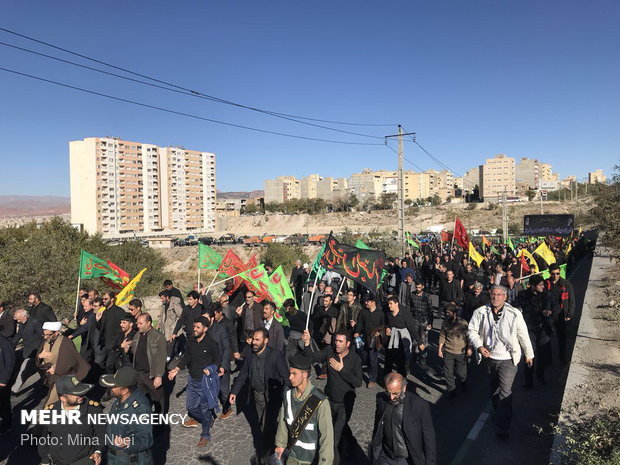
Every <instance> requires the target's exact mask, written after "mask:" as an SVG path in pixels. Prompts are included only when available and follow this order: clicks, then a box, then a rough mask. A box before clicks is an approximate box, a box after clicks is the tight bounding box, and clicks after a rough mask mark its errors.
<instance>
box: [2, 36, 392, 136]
mask: <svg viewBox="0 0 620 465" xmlns="http://www.w3.org/2000/svg"><path fill="white" fill-rule="evenodd" d="M0 31H4V32H6V33H8V34H13V35H15V36H18V37H22V38H24V39H27V40H30V41H33V42H36V43H39V44H42V45H45V46H47V47H51V48H54V49H56V50H60V51H62V52H65V53H69V54H71V55H74V56H78V57H80V58H83V59H85V60H89V61H93V62H95V63H99V64H101V65H104V66H108V67H110V68H114V69H117V70H119V71H123V72H125V73H129V74H132V75H134V76H139V77H142V78H145V79H148V80H150V81H154V82H158V83H160V84H164V85H167V86H170V87H173V88H176V89H180V90H183V91H185V92H190V93H191V94H193V95H195V96H200V97H203V98H207V99H209V100H212V101H215V102H219V103H223V104H227V105H232V106H236V107H240V108H245V109H247V110H251V111H255V112H259V113H264V114H267V115H271V116H275V117H285V118H291V119H293V120H306V121H315V122H320V123H328V124H340V125H347V126H367V127H387V126H394V124H383V123H382V124H378V123H352V122H344V121H334V120H326V119H319V118H310V117H305V116H299V115H293V114H289V113H281V112H276V111H273V110H266V109H261V108H257V107H252V106H249V105H244V104H241V103H237V102H233V101H231V100H226V99H222V98H220V97H216V96H213V95H209V94H205V93H203V92H199V91H197V90H193V89H189V88H187V87H183V86H179V85H177V84H174V83H171V82H167V81H164V80H161V79H158V78H154V77H151V76H148V75H145V74H141V73H138V72H136V71H132V70H130V69H127V68H123V67H121V66H117V65H113V64H111V63H107V62H105V61H102V60H98V59H96V58H92V57H89V56H87V55H84V54H81V53H78V52H74V51H72V50H69V49H66V48H64V47H60V46H58V45H54V44H51V43H49V42H46V41H43V40H40V39H36V38H34V37H30V36H27V35H25V34H21V33H19V32H16V31H11V30H10V29H6V28H3V27H0ZM297 122H299V123H302V122H301V121H297ZM332 130H336V129H334V128H332ZM366 136H368V137H378V136H369V135H366Z"/></svg>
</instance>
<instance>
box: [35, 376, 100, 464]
mask: <svg viewBox="0 0 620 465" xmlns="http://www.w3.org/2000/svg"><path fill="white" fill-rule="evenodd" d="M92 388H93V385H92V384H82V383H80V380H79V379H77V378H76V377H75V376H72V375H67V376H63V377H62V378H59V379H58V381H56V390H57V392H58V396H59V397H60V399H59V400H57V401H56V402H54V403H52V404H49V405H48V406H46V407H45V409H46V410H57V411H59V412H64V413H65V415H67V414H68V412H70V411H73V410H77V411H78V412H79V414H78V415H77V416H76V417H77V418H76V417H73V418H74V421H69V420H68V419H67V421H66V422H60V421H58V422H56V423H53V424H49V425H45V426H44V427H43V431H42V434H41V437H42V438H45V440H43V441H39V445H38V452H39V455H40V457H41V464H43V465H48V464H51V463H53V464H54V465H99V464H100V463H101V451H102V450H103V447H104V427H103V426H100V425H96V424H89V423H88V420H87V418H88V415H89V414H95V415H97V414H99V413H101V410H102V409H101V406H100V405H99V403H98V402H95V401H93V400H88V399H87V398H85V397H84V395H85V394H86V393H87V392H88V391H90V390H91V389H92ZM69 415H70V414H69ZM76 420H77V421H76Z"/></svg>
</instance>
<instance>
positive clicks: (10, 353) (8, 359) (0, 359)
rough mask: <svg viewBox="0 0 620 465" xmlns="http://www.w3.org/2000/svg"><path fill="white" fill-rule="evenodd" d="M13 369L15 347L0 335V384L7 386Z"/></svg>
mask: <svg viewBox="0 0 620 465" xmlns="http://www.w3.org/2000/svg"><path fill="white" fill-rule="evenodd" d="M14 368H15V347H13V344H11V341H10V340H8V339H7V338H6V337H4V336H2V335H1V334H0V384H9V381H10V380H11V377H12V376H13V369H14Z"/></svg>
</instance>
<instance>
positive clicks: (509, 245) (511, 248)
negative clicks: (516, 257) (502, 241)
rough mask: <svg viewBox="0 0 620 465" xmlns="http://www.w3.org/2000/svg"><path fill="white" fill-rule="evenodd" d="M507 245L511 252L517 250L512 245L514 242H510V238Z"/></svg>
mask: <svg viewBox="0 0 620 465" xmlns="http://www.w3.org/2000/svg"><path fill="white" fill-rule="evenodd" d="M506 245H507V246H508V247H509V248H510V250H514V249H515V246H514V245H513V244H512V241H511V240H510V238H508V240H507V241H506Z"/></svg>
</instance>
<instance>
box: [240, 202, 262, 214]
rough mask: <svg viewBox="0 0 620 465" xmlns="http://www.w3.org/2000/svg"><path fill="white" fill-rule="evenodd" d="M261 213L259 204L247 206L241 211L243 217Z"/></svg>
mask: <svg viewBox="0 0 620 465" xmlns="http://www.w3.org/2000/svg"><path fill="white" fill-rule="evenodd" d="M259 212H260V208H259V206H258V204H256V203H248V204H245V205H244V207H243V209H242V210H241V214H242V215H251V214H254V213H259Z"/></svg>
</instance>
